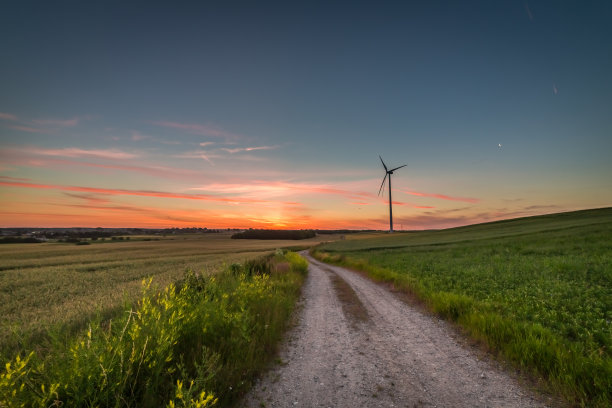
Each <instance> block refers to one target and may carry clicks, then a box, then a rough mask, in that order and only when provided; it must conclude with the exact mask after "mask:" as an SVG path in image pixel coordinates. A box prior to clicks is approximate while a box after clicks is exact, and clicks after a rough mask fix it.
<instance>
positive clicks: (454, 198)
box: [403, 191, 480, 204]
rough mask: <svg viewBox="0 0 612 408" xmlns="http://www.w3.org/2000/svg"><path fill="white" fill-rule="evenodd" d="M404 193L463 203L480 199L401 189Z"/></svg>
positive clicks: (475, 201)
mask: <svg viewBox="0 0 612 408" xmlns="http://www.w3.org/2000/svg"><path fill="white" fill-rule="evenodd" d="M403 192H404V193H406V194H410V195H414V196H418V197H431V198H439V199H441V200H450V201H462V202H465V203H472V204H476V203H478V202H479V201H480V199H478V198H466V197H451V196H448V195H445V194H429V193H419V192H416V191H403Z"/></svg>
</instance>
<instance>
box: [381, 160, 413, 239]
mask: <svg viewBox="0 0 612 408" xmlns="http://www.w3.org/2000/svg"><path fill="white" fill-rule="evenodd" d="M378 158H379V159H380V162H381V163H382V165H383V167H384V168H385V178H383V181H382V183H381V184H380V189H379V190H378V195H380V193H381V192H382V191H383V190H384V188H385V180H386V179H387V176H389V232H393V205H392V203H393V201H391V175H392V174H393V172H394V171H395V170H397V169H401V168H402V167H406V166H407V164H404V165H403V166H399V167H396V168H394V169H391V170H389V169H387V165H386V164H385V162H384V161H383V159H382V157H380V155H378Z"/></svg>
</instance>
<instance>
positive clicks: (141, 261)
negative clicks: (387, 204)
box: [0, 233, 333, 357]
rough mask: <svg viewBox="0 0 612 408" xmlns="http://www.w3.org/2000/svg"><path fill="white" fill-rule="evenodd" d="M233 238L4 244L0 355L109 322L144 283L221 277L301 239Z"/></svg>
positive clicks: (0, 260) (1, 253) (209, 236)
mask: <svg viewBox="0 0 612 408" xmlns="http://www.w3.org/2000/svg"><path fill="white" fill-rule="evenodd" d="M230 235H231V234H229V233H228V234H226V233H215V234H193V235H177V236H170V237H131V239H130V240H129V241H123V240H122V241H119V240H117V241H110V240H106V241H102V242H100V241H92V243H91V245H82V246H81V245H74V244H68V243H42V244H5V245H1V246H0V350H1V353H0V357H6V356H7V355H12V354H13V353H14V352H17V351H19V350H21V349H22V348H24V347H28V346H29V343H32V342H33V343H37V342H38V340H39V339H40V336H41V335H44V334H45V333H46V332H47V330H48V329H49V328H55V329H56V330H58V331H73V330H75V329H79V328H82V327H84V326H85V325H86V324H87V322H89V321H90V320H91V319H92V318H94V317H96V316H101V317H102V318H108V317H111V316H113V315H114V314H116V313H117V312H118V311H120V310H121V309H122V308H123V306H124V305H125V303H126V302H127V303H131V302H134V301H135V300H136V299H138V298H139V297H140V295H141V289H142V285H141V282H142V279H143V278H146V277H153V278H154V279H153V283H154V285H157V286H159V287H160V288H163V287H165V286H167V285H168V284H170V283H172V282H175V281H176V280H178V279H180V278H182V277H183V275H184V273H185V271H186V270H187V269H191V270H193V271H196V272H198V273H206V274H209V273H216V272H217V271H220V270H223V269H224V266H227V265H230V264H232V263H234V262H239V263H240V262H243V261H245V260H246V259H252V258H255V257H257V256H260V255H262V254H264V253H266V252H271V251H274V249H276V248H283V247H291V246H296V245H303V246H310V245H313V244H315V243H318V242H320V241H321V240H328V239H330V238H332V239H333V237H323V238H315V239H309V240H302V241H259V240H232V239H230Z"/></svg>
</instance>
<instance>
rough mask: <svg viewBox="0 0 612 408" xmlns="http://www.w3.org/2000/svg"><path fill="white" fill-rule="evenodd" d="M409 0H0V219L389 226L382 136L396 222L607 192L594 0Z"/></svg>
mask: <svg viewBox="0 0 612 408" xmlns="http://www.w3.org/2000/svg"><path fill="white" fill-rule="evenodd" d="M411 4H412V3H406V4H404V5H399V4H398V5H393V4H391V3H388V4H387V3H384V4H381V5H377V6H376V7H374V9H373V10H371V9H370V8H368V7H362V6H360V5H354V7H353V8H352V9H351V12H350V13H349V14H348V15H347V14H346V13H345V10H344V9H342V8H340V7H334V6H329V7H325V10H322V9H320V7H319V6H312V7H311V8H308V7H302V6H290V5H289V4H287V5H284V6H274V7H272V6H271V5H263V4H262V5H255V4H252V5H245V6H244V7H242V8H240V10H236V9H233V8H228V7H227V6H225V5H222V4H213V3H210V4H208V3H202V4H199V3H188V5H185V7H184V8H181V7H174V6H173V5H171V4H165V5H163V4H157V3H155V2H152V3H143V4H142V6H141V7H139V8H138V13H137V15H132V14H130V13H131V12H130V11H129V10H127V9H126V10H123V9H122V10H119V9H118V8H116V7H114V6H112V5H110V4H109V5H101V6H100V7H94V6H93V5H91V4H88V3H87V2H84V3H82V4H79V5H78V6H77V5H74V7H73V6H70V7H69V6H68V5H62V4H53V3H42V2H41V3H40V4H39V5H38V6H37V7H36V8H34V9H32V8H30V7H27V5H23V4H20V3H19V2H16V3H13V4H11V5H8V6H7V7H6V10H5V11H6V12H7V14H6V15H11V16H12V17H11V18H10V19H5V20H6V21H4V22H3V24H2V25H0V26H2V28H0V34H1V35H0V47H1V48H2V50H3V61H4V62H3V64H2V66H0V85H1V87H0V89H2V92H0V227H155V228H159V227H208V228H283V229H307V228H317V229H345V228H346V229H387V228H388V202H387V199H388V195H387V194H386V192H385V194H382V195H381V196H379V195H378V194H377V193H378V189H379V187H380V183H381V181H382V178H383V177H384V170H383V168H382V166H381V163H380V161H379V159H378V155H379V154H380V155H382V157H383V158H384V159H385V162H386V163H387V164H388V165H390V166H391V167H390V168H394V167H397V166H401V165H404V164H406V165H407V166H406V167H405V168H402V170H401V171H398V172H397V173H396V174H394V176H393V191H392V193H393V206H394V207H393V212H394V224H395V228H396V229H397V230H401V229H404V230H410V229H427V228H446V227H452V226H459V225H465V224H471V223H479V222H486V221H492V220H499V219H505V218H512V217H519V216H528V215H537V214H543V213H551V212H561V211H570V210H577V209H584V208H595V207H607V206H610V205H612V181H611V180H612V177H610V175H611V174H612V161H611V160H610V158H609V153H610V152H611V151H612V138H611V137H610V134H611V132H612V115H610V114H609V112H610V111H612V106H611V105H610V101H611V99H610V97H609V96H610V92H612V82H611V79H610V75H609V74H608V73H607V72H605V70H604V69H601V67H609V66H610V64H611V63H612V60H611V58H612V54H610V53H609V44H610V38H612V29H611V28H610V27H611V26H610V25H609V23H608V20H607V17H606V16H610V15H611V14H612V10H611V9H612V7H610V6H609V5H604V4H599V5H598V6H590V7H587V6H580V7H581V9H580V10H579V11H580V13H577V12H576V10H574V9H572V8H571V7H569V6H567V5H565V6H563V5H555V4H551V5H539V4H531V5H530V7H529V8H525V7H524V6H523V5H521V4H518V5H510V4H505V5H497V6H492V5H491V4H490V3H489V2H484V1H483V2H479V4H477V5H474V7H472V6H468V5H464V4H461V3H454V2H449V4H448V5H447V8H446V9H445V11H444V12H442V11H441V9H439V8H437V7H435V6H433V5H429V4H428V3H427V2H425V3H423V4H420V5H411ZM572 7H573V6H572ZM576 7H578V6H576ZM128 8H129V7H128ZM600 8H601V9H600ZM9 9H10V10H9ZM68 9H70V10H68ZM123 13H125V15H124V14H123ZM372 13H373V14H372ZM129 16H131V17H129ZM568 16H572V17H571V19H570V18H569V17H568ZM9 20H10V21H9ZM567 21H571V22H572V25H571V26H570V25H567V24H566V22H567ZM383 22H384V23H383ZM135 33H138V35H136V34H135ZM602 33H603V34H604V35H602ZM551 38H555V39H556V40H555V41H556V43H555V44H551V42H550V41H551V40H550V39H551ZM558 44H564V48H563V52H559V50H558V49H556V48H555V47H557V46H558ZM551 50H552V51H551ZM555 50H556V51H555ZM551 84H553V85H552V90H551ZM502 146H503V147H502Z"/></svg>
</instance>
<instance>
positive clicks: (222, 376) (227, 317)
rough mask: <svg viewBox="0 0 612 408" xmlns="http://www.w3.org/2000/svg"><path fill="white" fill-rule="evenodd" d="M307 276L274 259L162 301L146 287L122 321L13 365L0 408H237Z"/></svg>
mask: <svg viewBox="0 0 612 408" xmlns="http://www.w3.org/2000/svg"><path fill="white" fill-rule="evenodd" d="M306 267H307V264H306V263H305V261H304V260H303V259H302V258H301V257H299V255H297V254H294V253H287V254H286V255H282V251H281V252H278V251H277V254H276V255H274V256H270V257H267V258H264V259H260V260H258V261H256V262H251V263H245V264H233V265H232V266H231V267H228V268H227V270H225V271H224V272H221V273H218V274H215V275H211V276H202V275H198V274H196V273H193V272H189V273H188V274H187V275H186V276H185V278H184V279H183V280H182V281H180V282H177V283H176V284H170V285H168V286H167V287H165V288H164V289H163V290H161V291H159V290H157V289H155V287H154V285H153V284H152V280H151V279H148V280H145V281H144V282H143V285H144V286H143V293H142V296H141V298H140V300H139V301H138V303H137V305H136V306H135V307H133V308H130V309H126V310H125V311H124V313H123V315H122V316H121V317H119V318H117V319H115V320H112V321H111V322H110V323H106V324H100V323H99V322H92V323H91V324H90V325H89V327H88V329H87V330H86V331H85V332H84V333H82V334H80V335H78V336H77V337H76V338H74V339H71V340H69V341H61V340H58V341H56V342H54V343H53V344H51V346H50V349H49V350H48V351H47V353H45V354H41V353H36V352H34V351H29V352H28V351H25V350H24V351H23V352H22V353H19V355H17V356H16V357H15V358H14V359H12V360H11V361H9V362H7V363H6V364H5V367H4V369H3V370H2V371H0V406H1V407H22V406H23V407H49V406H71V407H72V406H75V407H92V406H109V407H132V406H143V407H158V406H168V407H179V406H181V407H208V406H212V405H216V406H228V405H231V404H232V403H233V402H235V401H236V400H237V399H238V398H239V397H240V396H241V395H242V394H243V393H244V392H245V391H246V390H247V389H248V387H249V385H250V381H251V380H252V379H253V377H254V375H255V374H256V373H257V372H258V371H259V370H261V368H262V367H263V366H264V365H265V364H266V363H267V362H268V361H269V359H270V356H271V355H272V353H273V352H274V350H275V347H276V344H277V342H278V340H279V339H280V338H281V335H282V333H283V331H284V329H285V326H286V324H287V321H288V319H289V316H290V314H291V312H292V309H293V306H294V304H295V300H296V299H297V296H298V295H299V291H300V287H301V284H302V282H303V279H304V276H305V272H306Z"/></svg>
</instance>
